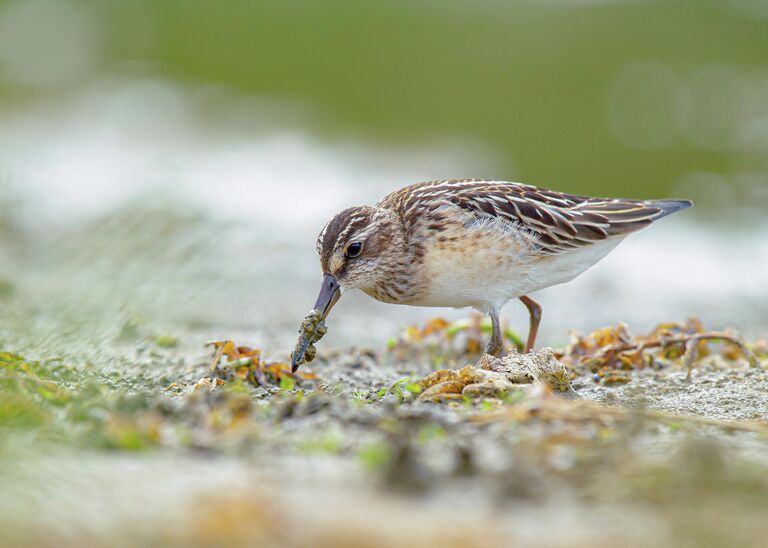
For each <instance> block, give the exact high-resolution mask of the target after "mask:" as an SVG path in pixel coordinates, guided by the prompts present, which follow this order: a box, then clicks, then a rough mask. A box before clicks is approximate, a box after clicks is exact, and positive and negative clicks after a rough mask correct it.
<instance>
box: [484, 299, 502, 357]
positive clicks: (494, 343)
mask: <svg viewBox="0 0 768 548" xmlns="http://www.w3.org/2000/svg"><path fill="white" fill-rule="evenodd" d="M490 314H491V326H492V328H493V333H492V334H491V340H490V341H488V346H486V347H485V353H486V354H490V355H491V356H498V355H499V354H501V351H502V350H504V341H503V340H502V338H501V323H500V322H499V311H498V310H496V309H495V308H494V309H492V310H491V312H490Z"/></svg>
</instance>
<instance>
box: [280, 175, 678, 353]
mask: <svg viewBox="0 0 768 548" xmlns="http://www.w3.org/2000/svg"><path fill="white" fill-rule="evenodd" d="M691 205H692V203H691V202H690V201H688V200H649V201H643V200H624V199H613V198H590V197H585V196H575V195H571V194H565V193H562V192H555V191H552V190H546V189H543V188H538V187H535V186H530V185H525V184H521V183H513V182H505V181H494V180H485V179H453V180H443V181H430V182H424V183H417V184H414V185H410V186H407V187H405V188H402V189H400V190H397V191H395V192H393V193H392V194H389V195H388V196H386V197H384V199H382V200H381V201H380V202H379V203H378V204H377V205H376V206H368V205H363V206H357V207H351V208H349V209H345V210H344V211H341V212H340V213H337V214H336V215H335V216H334V217H333V218H332V219H331V220H330V221H329V222H328V224H326V225H325V227H324V228H323V230H322V231H321V232H320V236H319V237H318V240H317V252H318V254H319V255H320V264H321V266H322V269H323V274H324V277H323V282H322V286H321V289H320V295H319V297H318V299H317V302H316V303H315V307H314V310H315V311H316V315H317V316H318V319H319V320H324V319H325V317H326V316H327V315H328V312H329V311H330V310H331V308H332V307H333V306H334V304H336V302H337V301H338V300H339V298H340V297H341V294H342V293H343V292H344V291H346V290H348V289H361V290H362V291H364V292H365V293H367V294H368V295H370V296H371V297H373V298H374V299H377V300H379V301H383V302H386V303H393V304H408V305H413V306H437V307H451V308H463V307H474V308H476V309H478V310H480V311H481V312H483V313H486V314H489V315H490V317H491V321H492V325H493V334H492V335H491V338H490V341H489V342H488V345H487V347H486V349H485V352H486V353H487V354H492V355H498V354H499V353H500V352H501V350H502V349H503V340H502V335H501V328H500V323H499V310H500V309H501V307H502V306H503V305H504V304H506V303H507V302H508V301H510V300H511V299H515V298H518V299H520V300H521V301H522V302H523V304H525V306H526V307H527V308H528V310H529V313H530V331H529V334H528V341H527V344H526V348H525V350H526V352H529V351H531V349H532V348H533V346H534V344H535V342H536V334H537V332H538V328H539V323H540V321H541V306H539V304H538V303H536V301H534V300H533V299H531V298H530V297H529V296H528V295H529V294H530V293H533V292H535V291H538V290H540V289H544V288H546V287H550V286H553V285H556V284H561V283H564V282H568V281H570V280H572V279H573V278H575V277H576V276H578V275H579V274H581V273H582V272H584V271H585V270H587V269H588V268H589V267H591V266H592V265H594V264H595V263H597V262H598V261H599V260H600V259H602V258H603V257H605V256H606V255H607V254H608V253H609V252H610V251H611V250H613V249H614V248H615V247H616V246H617V245H618V244H619V242H621V241H622V240H623V239H624V238H625V237H626V236H627V235H629V234H631V233H632V232H636V231H638V230H640V229H642V228H644V227H646V226H648V225H650V224H651V223H652V222H653V221H656V220H658V219H661V218H662V217H665V216H667V215H669V214H671V213H674V212H676V211H679V210H681V209H686V208H688V207H691ZM302 358H303V356H301V355H294V356H293V361H294V364H293V365H294V368H296V367H298V365H299V364H300V363H301V359H302Z"/></svg>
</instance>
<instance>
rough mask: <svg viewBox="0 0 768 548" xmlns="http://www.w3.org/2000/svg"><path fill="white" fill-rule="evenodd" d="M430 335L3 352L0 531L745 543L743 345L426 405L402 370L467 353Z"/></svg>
mask: <svg viewBox="0 0 768 548" xmlns="http://www.w3.org/2000/svg"><path fill="white" fill-rule="evenodd" d="M137 329H138V330H139V331H140V327H138V328H137ZM123 336H125V337H130V336H140V335H137V334H136V333H134V334H131V333H128V334H125V333H124V334H123ZM430 341H431V342H429V343H428V344H427V343H424V342H423V341H417V342H403V341H400V342H399V343H398V345H397V348H394V346H392V347H391V348H389V349H379V350H375V351H354V350H353V351H333V350H332V349H331V350H322V351H321V352H320V357H319V358H318V359H317V360H316V362H314V363H313V364H310V366H308V367H307V366H305V367H304V368H302V370H301V371H310V370H311V372H312V373H313V375H314V376H316V378H314V379H312V380H302V379H300V378H299V379H297V380H296V381H294V380H293V379H291V378H290V377H288V376H285V377H283V379H282V381H278V380H277V379H275V378H272V377H269V378H268V379H267V380H268V383H267V385H266V386H256V385H254V384H253V383H252V382H251V379H250V378H245V379H242V378H240V376H239V375H238V374H237V371H236V368H235V369H227V368H226V367H223V366H220V367H218V368H215V369H212V368H211V365H212V361H211V360H212V352H211V349H203V348H201V349H200V350H198V351H196V352H188V351H187V350H184V349H182V348H178V345H177V341H175V340H174V339H171V338H167V337H166V338H163V337H160V338H157V337H156V338H155V339H153V340H151V341H146V342H145V343H144V346H141V347H139V348H138V349H137V350H136V351H135V353H134V355H133V356H130V357H126V359H124V360H123V362H122V363H121V364H120V365H116V366H115V368H114V369H113V370H112V371H104V370H96V369H93V368H88V367H78V366H71V365H69V364H66V363H65V362H63V361H61V360H60V359H48V360H45V359H43V360H39V361H35V360H27V359H24V358H22V357H21V356H18V355H11V354H3V355H2V356H1V357H0V366H1V368H0V371H1V372H2V402H3V403H2V409H0V412H1V413H0V416H1V417H2V420H3V438H2V440H3V442H2V445H0V459H2V472H1V473H2V485H3V496H2V498H1V499H0V505H2V511H0V516H2V517H0V522H2V525H3V526H2V528H0V531H2V532H1V533H0V534H1V535H2V537H3V542H4V543H13V544H15V545H40V544H45V545H53V544H55V545H83V544H86V545H136V544H137V543H138V544H146V545H155V544H158V543H169V544H174V545H200V546H203V545H245V544H253V543H256V542H258V543H260V544H262V545H294V546H306V545H315V546H318V545H319V546H340V545H341V546H346V545H349V546H361V545H362V546H385V545H391V544H395V543H397V544H401V543H405V544H407V545H409V546H444V545H448V546H459V545H461V546H509V545H521V546H613V545H616V544H618V543H622V544H624V545H630V546H646V545H648V544H649V543H650V542H654V543H656V544H657V545H664V546H681V545H691V546H694V545H696V546H701V545H712V546H723V545H739V546H758V545H762V544H763V543H764V535H765V533H766V526H765V523H764V520H763V519H762V516H764V515H765V512H766V510H768V480H766V478H768V475H766V472H768V459H767V458H766V455H768V452H766V450H767V449H768V401H767V400H766V398H765V397H764V392H765V386H766V380H768V372H766V369H765V366H766V365H767V364H766V363H765V361H763V362H761V363H760V364H759V366H758V367H754V366H750V365H749V364H748V363H747V362H746V361H745V360H743V359H736V360H733V361H732V362H731V361H726V360H722V359H713V358H712V357H711V356H710V359H708V360H704V361H701V362H697V364H696V367H695V369H694V370H693V373H692V378H691V380H690V381H686V380H685V376H686V371H685V369H683V368H681V367H679V366H675V365H669V366H668V367H653V368H651V367H649V368H644V369H641V370H636V371H629V372H626V374H625V375H624V377H623V378H622V379H621V382H611V383H606V382H605V381H606V378H600V376H599V375H596V374H595V373H592V372H589V371H583V372H578V371H576V370H573V372H572V377H573V379H572V385H573V388H574V389H575V392H576V394H577V396H578V397H577V398H576V399H575V400H568V399H565V398H563V397H562V396H561V395H560V394H558V393H557V392H556V391H554V392H553V391H551V390H550V389H548V388H547V386H546V385H545V384H540V383H534V384H532V385H530V386H522V385H521V390H519V391H518V390H515V391H513V392H512V393H510V394H508V395H507V396H505V397H501V398H490V399H469V398H464V399H461V400H458V399H457V400H455V401H452V402H449V403H439V404H435V403H424V402H422V401H419V393H418V388H417V387H416V382H417V381H418V380H419V379H422V378H423V377H425V376H426V375H429V374H430V373H431V372H433V371H434V370H435V369H454V368H458V367H460V366H462V365H464V363H465V362H466V361H467V360H468V357H467V356H459V355H458V354H457V355H454V356H452V355H451V352H454V350H453V349H451V348H447V349H436V346H435V344H436V342H435V340H432V339H430ZM438 342H440V343H441V344H446V345H448V347H450V345H451V343H448V342H446V341H442V340H438ZM406 344H409V345H411V346H409V347H408V348H406V350H407V352H405V354H404V353H403V348H404V345H406ZM464 344H465V343H463V342H462V345H464ZM436 352H437V353H436ZM222 361H223V362H226V361H227V359H226V358H224V359H223V360H222ZM246 361H247V360H246ZM263 363H271V362H268V361H267V360H266V359H264V362H263ZM404 379H408V380H404ZM596 404H599V405H596Z"/></svg>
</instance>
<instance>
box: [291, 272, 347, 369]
mask: <svg viewBox="0 0 768 548" xmlns="http://www.w3.org/2000/svg"><path fill="white" fill-rule="evenodd" d="M340 297H341V286H339V283H338V282H337V281H336V278H334V277H333V276H331V275H330V274H326V275H325V276H323V284H322V285H321V286H320V294H319V295H318V296H317V302H315V306H314V308H313V309H312V311H311V312H310V313H309V315H308V316H307V317H306V318H304V321H303V322H302V323H301V328H300V330H299V340H298V341H297V342H296V348H295V349H294V351H293V353H292V354H291V369H292V370H293V372H294V373H295V372H296V371H297V370H298V369H299V367H300V366H301V364H302V363H304V362H305V361H312V359H313V358H314V357H315V347H314V346H313V345H314V343H316V342H317V341H319V340H320V339H321V338H322V336H323V335H325V332H326V331H327V329H326V327H325V318H326V317H327V316H328V313H329V312H330V311H331V309H332V308H333V305H335V304H336V303H337V302H338V300H339V298H340Z"/></svg>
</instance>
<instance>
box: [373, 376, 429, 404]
mask: <svg viewBox="0 0 768 548" xmlns="http://www.w3.org/2000/svg"><path fill="white" fill-rule="evenodd" d="M407 392H410V393H411V394H418V393H419V392H421V386H420V385H418V384H415V383H412V382H411V378H410V377H403V378H402V379H399V380H397V381H395V382H394V383H393V384H392V386H389V387H386V388H382V389H380V390H377V391H376V397H377V398H378V399H380V400H381V399H383V398H384V397H385V396H386V395H387V394H392V395H394V396H395V397H396V398H397V400H398V401H399V402H400V403H403V401H404V400H405V395H406V393H407Z"/></svg>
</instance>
